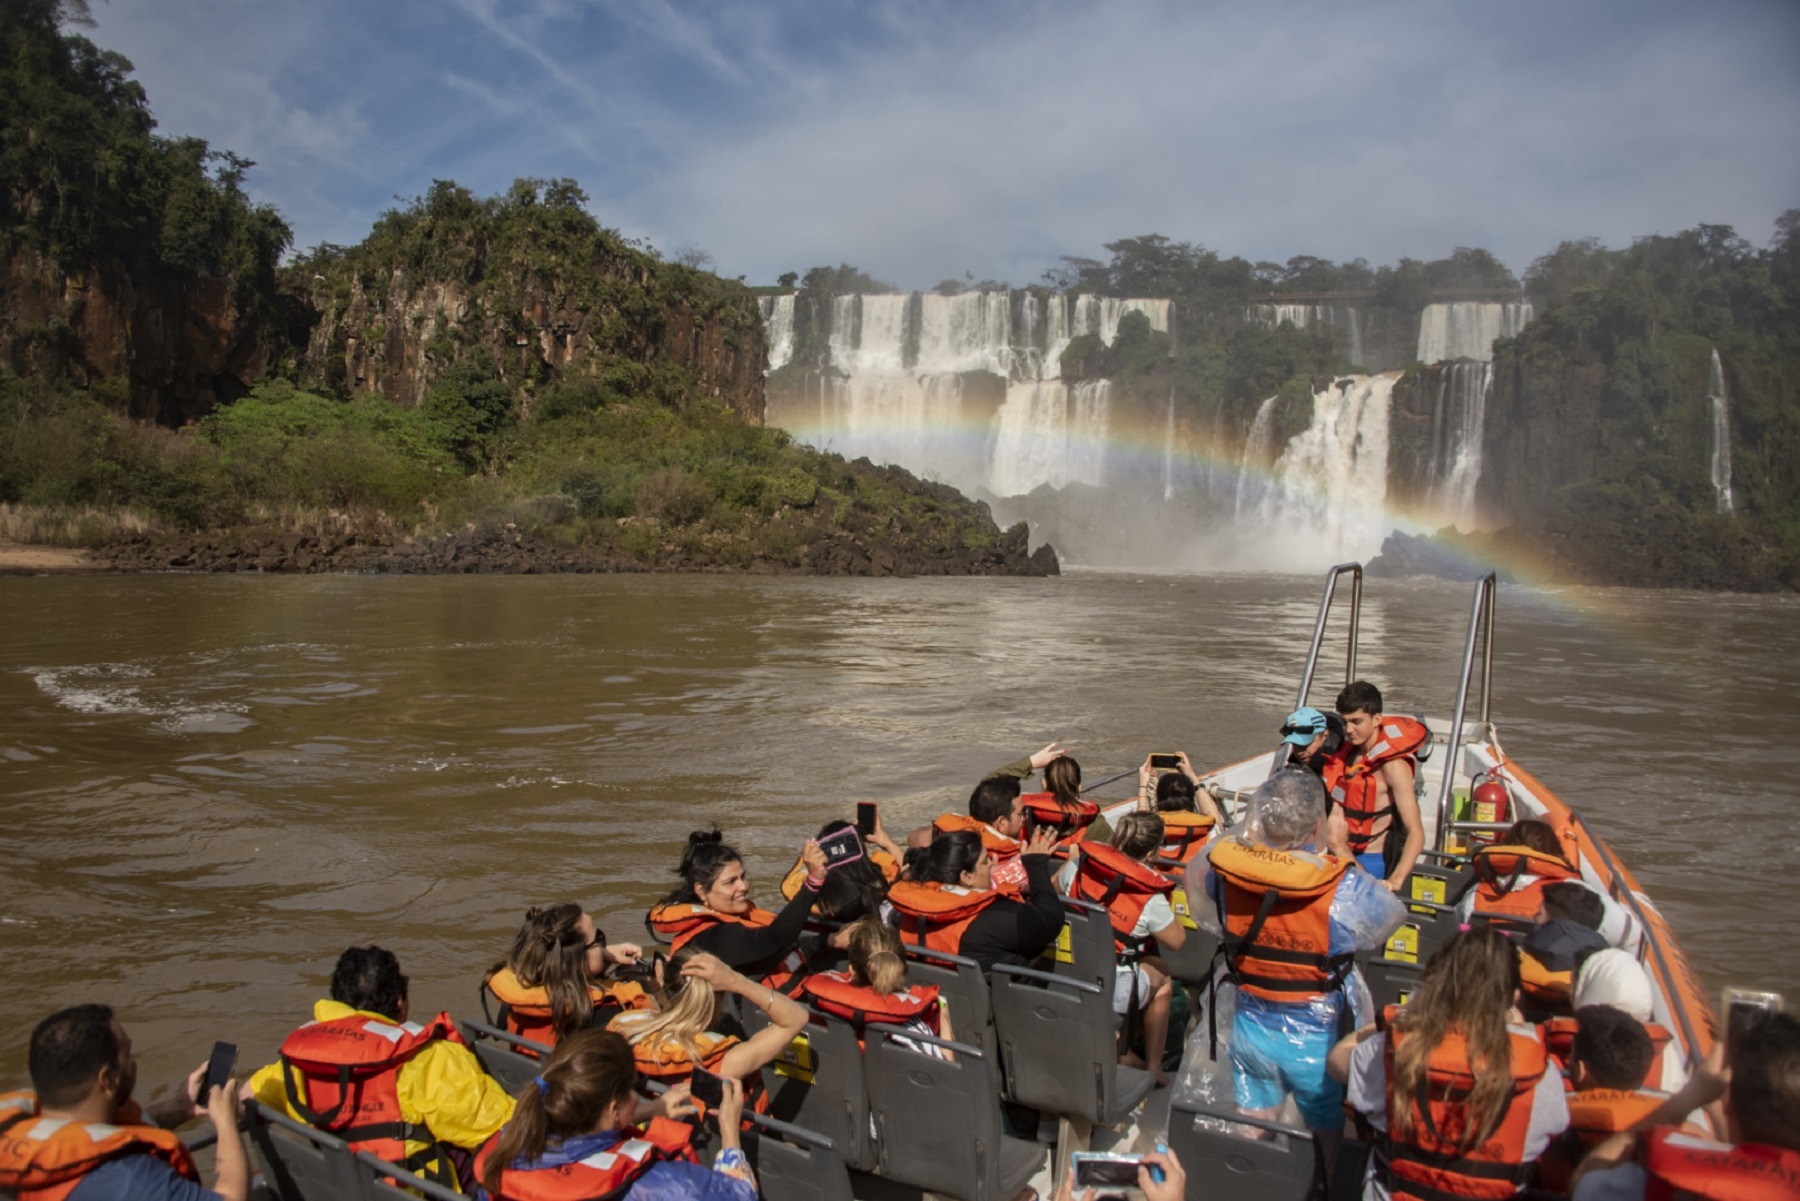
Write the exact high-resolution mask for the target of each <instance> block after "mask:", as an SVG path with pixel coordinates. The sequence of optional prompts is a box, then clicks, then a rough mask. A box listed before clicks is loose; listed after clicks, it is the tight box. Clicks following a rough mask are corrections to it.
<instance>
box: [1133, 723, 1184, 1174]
mask: <svg viewBox="0 0 1800 1201" xmlns="http://www.w3.org/2000/svg"><path fill="white" fill-rule="evenodd" d="M1180 769H1181V756H1180V755H1152V756H1150V770H1151V771H1179V770H1180ZM1133 1179H1136V1177H1133Z"/></svg>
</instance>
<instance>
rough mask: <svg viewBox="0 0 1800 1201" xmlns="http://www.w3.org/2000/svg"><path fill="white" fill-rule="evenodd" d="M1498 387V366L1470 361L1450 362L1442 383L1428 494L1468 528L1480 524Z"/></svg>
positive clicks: (1434, 503) (1434, 418) (1434, 421)
mask: <svg viewBox="0 0 1800 1201" xmlns="http://www.w3.org/2000/svg"><path fill="white" fill-rule="evenodd" d="M1493 386H1494V369H1493V367H1492V366H1490V365H1489V364H1487V363H1466V362H1462V363H1451V364H1448V365H1447V366H1446V367H1445V368H1444V372H1443V377H1442V379H1441V380H1440V382H1439V384H1438V399H1437V409H1436V412H1435V413H1434V414H1433V415H1432V423H1431V424H1432V430H1431V461H1430V463H1429V465H1428V467H1427V469H1426V476H1425V479H1426V497H1427V499H1428V501H1429V502H1430V503H1431V504H1432V506H1433V507H1435V508H1436V509H1437V510H1438V512H1440V513H1442V514H1443V515H1444V516H1446V517H1449V518H1451V519H1452V520H1453V521H1455V523H1456V525H1457V526H1458V528H1460V529H1463V530H1472V529H1475V528H1476V517H1475V488H1476V485H1478V484H1479V483H1480V482H1481V444H1482V437H1483V434H1484V431H1485V428H1486V421H1487V401H1488V392H1489V391H1490V390H1491V389H1492V388H1493Z"/></svg>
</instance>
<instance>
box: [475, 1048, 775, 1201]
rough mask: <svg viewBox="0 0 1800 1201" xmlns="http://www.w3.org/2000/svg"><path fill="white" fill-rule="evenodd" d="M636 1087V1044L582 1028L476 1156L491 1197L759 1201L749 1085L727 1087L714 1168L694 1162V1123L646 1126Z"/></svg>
mask: <svg viewBox="0 0 1800 1201" xmlns="http://www.w3.org/2000/svg"><path fill="white" fill-rule="evenodd" d="M636 1083H637V1069H636V1063H635V1061H634V1059H633V1057H632V1052H631V1047H630V1046H628V1045H627V1044H626V1042H625V1040H624V1039H623V1038H621V1037H620V1036H619V1035H618V1034H616V1033H613V1032H612V1031H608V1030H580V1031H577V1032H576V1033H574V1034H572V1035H570V1036H569V1037H568V1038H566V1039H564V1040H563V1041H562V1042H560V1043H558V1044H557V1047H556V1050H555V1051H554V1052H552V1053H551V1055H550V1057H549V1059H547V1060H546V1061H545V1062H544V1070H543V1073H542V1074H541V1075H540V1076H538V1077H537V1078H536V1079H535V1080H533V1081H531V1082H530V1083H529V1084H527V1085H526V1086H525V1087H524V1088H523V1089H521V1090H520V1091H519V1096H518V1104H517V1108H516V1109H515V1110H514V1112H513V1117H512V1120H511V1121H509V1122H507V1124H506V1126H505V1127H504V1128H503V1129H502V1130H501V1131H500V1132H499V1133H498V1134H496V1135H495V1136H494V1138H493V1139H492V1140H491V1141H490V1142H489V1143H488V1144H487V1145H486V1146H484V1147H483V1148H482V1149H481V1152H480V1154H479V1155H477V1156H476V1159H475V1175H476V1178H477V1179H478V1180H479V1181H480V1182H481V1185H482V1187H483V1188H484V1189H485V1190H486V1191H487V1195H488V1197H489V1198H491V1199H492V1201H527V1199H529V1198H538V1197H544V1196H550V1195H554V1196H558V1197H563V1198H570V1199H580V1201H586V1199H590V1198H591V1199H599V1198H607V1199H609V1201H611V1199H615V1198H616V1199H619V1201H625V1199H628V1198H635V1199H636V1201H676V1199H677V1198H681V1199H683V1201H753V1199H754V1198H755V1197H756V1196H757V1188H756V1176H755V1174H754V1173H752V1172H751V1170H750V1165H749V1163H748V1161H746V1160H745V1158H744V1152H743V1145H742V1143H741V1141H740V1136H739V1127H740V1123H741V1121H742V1118H743V1112H744V1089H743V1086H742V1085H741V1084H739V1083H738V1081H736V1080H734V1079H730V1078H727V1079H725V1080H724V1081H723V1087H722V1089H721V1096H720V1100H719V1104H718V1107H717V1112H718V1126H719V1153H718V1156H717V1158H715V1159H714V1160H713V1164H712V1166H711V1167H710V1168H707V1167H702V1166H701V1165H700V1164H699V1163H697V1162H695V1156H694V1151H693V1148H692V1146H691V1145H690V1143H689V1139H690V1138H691V1136H692V1134H693V1130H692V1128H691V1127H689V1126H687V1125H686V1124H684V1123H681V1122H675V1121H670V1120H669V1119H667V1118H664V1117H653V1118H651V1119H650V1120H649V1121H647V1122H644V1123H642V1124H640V1123H639V1121H638V1098H637V1091H636V1088H635V1085H636ZM551 1190H554V1192H553V1193H552V1191H551Z"/></svg>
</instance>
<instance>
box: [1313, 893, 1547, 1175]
mask: <svg viewBox="0 0 1800 1201" xmlns="http://www.w3.org/2000/svg"><path fill="white" fill-rule="evenodd" d="M1518 995H1519V953H1518V951H1517V949H1516V948H1515V947H1514V946H1513V944H1512V942H1511V941H1510V940H1508V939H1507V937H1506V936H1505V935H1504V934H1501V933H1500V932H1499V931H1497V930H1492V929H1486V928H1478V929H1473V930H1465V931H1463V932H1462V933H1460V934H1458V935H1457V936H1456V937H1455V938H1453V939H1451V940H1450V941H1449V942H1448V943H1446V944H1445V945H1444V946H1443V948H1442V949H1440V950H1439V951H1438V952H1437V953H1436V954H1435V955H1433V956H1432V957H1431V962H1430V963H1429V964H1427V965H1426V968H1425V976H1424V979H1423V981H1422V982H1421V984H1420V986H1419V991H1418V992H1417V993H1415V994H1413V997H1412V999H1411V1000H1410V1001H1409V1002H1408V1003H1407V1004H1405V1005H1402V1006H1398V1007H1396V1008H1391V1009H1389V1010H1388V1012H1387V1014H1386V1015H1385V1019H1386V1021H1385V1026H1386V1028H1385V1029H1382V1028H1381V1026H1382V1023H1377V1024H1376V1025H1371V1026H1366V1027H1364V1028H1363V1029H1361V1030H1358V1031H1357V1032H1356V1033H1354V1034H1352V1035H1350V1036H1349V1037H1347V1038H1345V1039H1344V1040H1343V1041H1342V1042H1340V1043H1338V1045H1337V1046H1336V1047H1334V1048H1332V1051H1331V1054H1330V1056H1329V1057H1328V1058H1327V1060H1326V1070H1327V1071H1329V1072H1330V1073H1331V1074H1332V1076H1334V1077H1335V1078H1336V1079H1338V1080H1342V1081H1344V1082H1345V1083H1347V1084H1348V1085H1349V1094H1348V1097H1347V1100H1348V1103H1349V1105H1350V1106H1351V1108H1353V1109H1356V1110H1358V1111H1359V1112H1361V1113H1362V1114H1363V1115H1364V1116H1365V1117H1367V1118H1368V1120H1369V1124H1370V1125H1371V1126H1372V1127H1374V1128H1375V1129H1376V1130H1377V1131H1378V1132H1380V1134H1381V1136H1382V1137H1381V1140H1380V1141H1378V1142H1377V1144H1376V1153H1375V1154H1374V1155H1373V1156H1371V1157H1370V1164H1369V1173H1370V1174H1369V1181H1368V1186H1367V1190H1366V1192H1365V1196H1366V1197H1367V1198H1368V1199H1369V1201H1386V1199H1387V1198H1390V1197H1391V1198H1393V1199H1394V1201H1401V1199H1406V1201H1444V1198H1445V1197H1446V1196H1449V1197H1470V1198H1491V1197H1495V1196H1499V1197H1505V1196H1507V1195H1509V1194H1510V1193H1513V1192H1517V1191H1518V1190H1519V1189H1521V1188H1523V1187H1525V1185H1526V1184H1527V1183H1528V1182H1529V1181H1530V1179H1531V1174H1532V1168H1533V1165H1534V1164H1535V1163H1536V1162H1537V1158H1538V1156H1540V1155H1542V1154H1543V1152H1544V1148H1545V1147H1547V1146H1548V1145H1549V1143H1550V1140H1551V1139H1552V1138H1553V1137H1555V1136H1556V1135H1558V1134H1560V1133H1562V1131H1563V1130H1564V1129H1566V1128H1567V1127H1568V1124H1569V1107H1568V1104H1567V1102H1566V1101H1565V1100H1564V1096H1563V1083H1562V1078H1561V1073H1559V1072H1553V1071H1548V1070H1547V1069H1548V1067H1549V1056H1548V1052H1547V1051H1546V1050H1545V1047H1544V1041H1543V1033H1542V1031H1540V1030H1539V1029H1538V1028H1537V1027H1535V1026H1531V1025H1527V1024H1525V1023H1524V1022H1523V1020H1522V1019H1521V1018H1520V1016H1519V1011H1518V1009H1517V1005H1518Z"/></svg>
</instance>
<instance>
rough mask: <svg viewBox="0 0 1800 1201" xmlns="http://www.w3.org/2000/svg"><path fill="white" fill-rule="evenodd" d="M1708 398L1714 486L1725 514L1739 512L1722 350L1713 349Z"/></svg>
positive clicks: (1707, 380) (1707, 379)
mask: <svg viewBox="0 0 1800 1201" xmlns="http://www.w3.org/2000/svg"><path fill="white" fill-rule="evenodd" d="M1706 397H1707V399H1708V400H1710V401H1711V402H1712V441H1713V445H1712V486H1713V494H1714V495H1715V497H1716V498H1717V505H1718V510H1719V512H1721V513H1735V512H1737V501H1736V500H1735V499H1734V498H1733V497H1732V495H1731V405H1730V401H1729V400H1728V399H1727V397H1726V395H1725V366H1724V364H1723V363H1721V362H1719V351H1718V348H1717V347H1715V348H1714V349H1713V352H1712V367H1711V368H1710V369H1709V370H1708V372H1707V375H1706Z"/></svg>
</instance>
